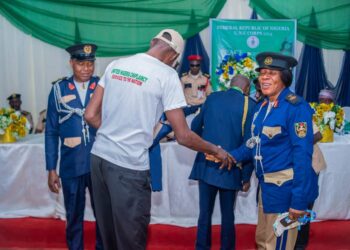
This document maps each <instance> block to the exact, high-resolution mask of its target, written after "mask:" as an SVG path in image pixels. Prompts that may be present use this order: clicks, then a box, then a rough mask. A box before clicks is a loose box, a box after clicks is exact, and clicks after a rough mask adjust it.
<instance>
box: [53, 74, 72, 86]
mask: <svg viewBox="0 0 350 250" xmlns="http://www.w3.org/2000/svg"><path fill="white" fill-rule="evenodd" d="M67 79H68V77H66V76H65V77H61V78H58V79H57V80H56V81H53V82H52V83H51V84H52V85H54V84H55V83H57V82H60V81H63V80H67Z"/></svg>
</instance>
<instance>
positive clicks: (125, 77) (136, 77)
mask: <svg viewBox="0 0 350 250" xmlns="http://www.w3.org/2000/svg"><path fill="white" fill-rule="evenodd" d="M112 79H116V80H119V81H123V82H129V83H133V84H136V85H138V86H141V85H142V84H143V83H145V82H146V81H147V80H148V78H147V77H145V76H143V75H140V74H138V73H135V72H129V71H126V70H121V69H113V70H112Z"/></svg>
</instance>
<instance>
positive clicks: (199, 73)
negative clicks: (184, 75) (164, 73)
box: [188, 71, 202, 79]
mask: <svg viewBox="0 0 350 250" xmlns="http://www.w3.org/2000/svg"><path fill="white" fill-rule="evenodd" d="M188 75H189V76H190V77H191V78H193V79H198V78H200V77H201V76H202V71H199V72H198V74H197V75H192V74H191V71H189V72H188Z"/></svg>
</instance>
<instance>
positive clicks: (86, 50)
mask: <svg viewBox="0 0 350 250" xmlns="http://www.w3.org/2000/svg"><path fill="white" fill-rule="evenodd" d="M83 50H84V53H85V54H90V53H91V51H92V48H91V45H85V46H84V49H83Z"/></svg>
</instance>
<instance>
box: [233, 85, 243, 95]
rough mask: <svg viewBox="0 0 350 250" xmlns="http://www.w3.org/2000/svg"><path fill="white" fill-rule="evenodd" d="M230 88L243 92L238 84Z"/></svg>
mask: <svg viewBox="0 0 350 250" xmlns="http://www.w3.org/2000/svg"><path fill="white" fill-rule="evenodd" d="M231 88H232V89H235V90H237V91H239V92H241V93H242V94H243V90H242V89H241V88H240V87H238V86H232V87H231Z"/></svg>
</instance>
